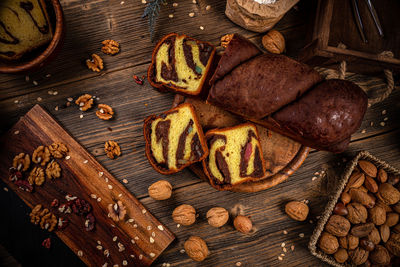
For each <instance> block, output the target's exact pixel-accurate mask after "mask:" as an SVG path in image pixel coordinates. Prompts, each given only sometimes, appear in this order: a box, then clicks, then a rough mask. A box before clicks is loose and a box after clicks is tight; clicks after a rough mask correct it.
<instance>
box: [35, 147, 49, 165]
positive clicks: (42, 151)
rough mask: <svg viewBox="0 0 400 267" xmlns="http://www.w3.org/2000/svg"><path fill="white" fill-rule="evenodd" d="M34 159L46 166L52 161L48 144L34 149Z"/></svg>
mask: <svg viewBox="0 0 400 267" xmlns="http://www.w3.org/2000/svg"><path fill="white" fill-rule="evenodd" d="M32 161H33V162H34V163H37V164H39V163H40V164H41V165H42V166H45V165H46V164H47V162H49V161H50V151H49V148H48V147H47V146H39V147H38V148H36V149H35V151H33V155H32Z"/></svg>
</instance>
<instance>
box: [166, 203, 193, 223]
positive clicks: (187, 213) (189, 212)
mask: <svg viewBox="0 0 400 267" xmlns="http://www.w3.org/2000/svg"><path fill="white" fill-rule="evenodd" d="M172 219H173V220H174V222H176V223H179V224H182V225H192V224H193V223H194V222H195V221H196V210H195V209H194V208H193V207H192V206H190V205H186V204H183V205H180V206H178V207H176V208H175V209H174V211H173V212H172Z"/></svg>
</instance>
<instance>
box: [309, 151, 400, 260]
mask: <svg viewBox="0 0 400 267" xmlns="http://www.w3.org/2000/svg"><path fill="white" fill-rule="evenodd" d="M348 177H349V178H348V180H347V184H346V185H343V186H342V188H343V192H342V193H341V195H340V197H338V198H339V200H338V202H337V203H335V204H334V205H335V206H334V207H333V208H332V209H333V213H332V215H330V217H329V218H328V219H327V220H326V224H325V225H324V229H323V231H322V233H321V235H320V237H319V240H318V242H317V243H316V245H317V246H318V247H319V249H320V250H321V251H322V252H323V253H325V254H328V255H332V256H333V257H332V258H329V257H327V256H326V255H325V256H323V254H320V255H319V257H321V258H323V259H324V260H325V261H327V262H329V263H331V264H333V262H335V264H336V265H337V264H338V263H339V264H353V265H362V264H367V265H366V266H370V265H371V264H372V265H376V266H386V265H390V264H392V265H393V266H395V265H396V263H397V262H398V260H399V259H398V258H396V257H400V224H399V217H400V202H399V201H400V191H399V189H398V188H400V187H399V186H400V183H399V180H400V174H399V173H395V174H393V173H387V171H385V170H384V169H383V168H380V166H379V165H376V164H374V163H373V162H372V161H370V160H367V159H363V160H359V161H358V163H357V166H356V167H355V168H354V170H353V172H352V173H351V175H349V176H348ZM389 181H390V182H389ZM325 218H326V217H325ZM315 242H316V241H315ZM313 253H314V252H313ZM316 254H318V253H316ZM321 255H322V256H321ZM368 264H369V265H368Z"/></svg>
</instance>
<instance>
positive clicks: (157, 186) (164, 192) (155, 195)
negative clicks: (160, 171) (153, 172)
mask: <svg viewBox="0 0 400 267" xmlns="http://www.w3.org/2000/svg"><path fill="white" fill-rule="evenodd" d="M148 191H149V196H150V197H151V198H152V199H155V200H166V199H168V198H170V197H171V195H172V185H171V184H170V183H169V182H168V181H166V180H160V181H157V182H155V183H154V184H152V185H150V186H149V189H148Z"/></svg>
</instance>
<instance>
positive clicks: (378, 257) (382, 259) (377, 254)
mask: <svg viewBox="0 0 400 267" xmlns="http://www.w3.org/2000/svg"><path fill="white" fill-rule="evenodd" d="M369 259H370V261H371V262H372V263H373V264H377V265H388V264H389V263H390V255H389V252H388V251H387V249H386V248H385V247H384V246H381V245H377V246H376V247H375V249H374V251H372V252H371V253H370V254H369Z"/></svg>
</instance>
